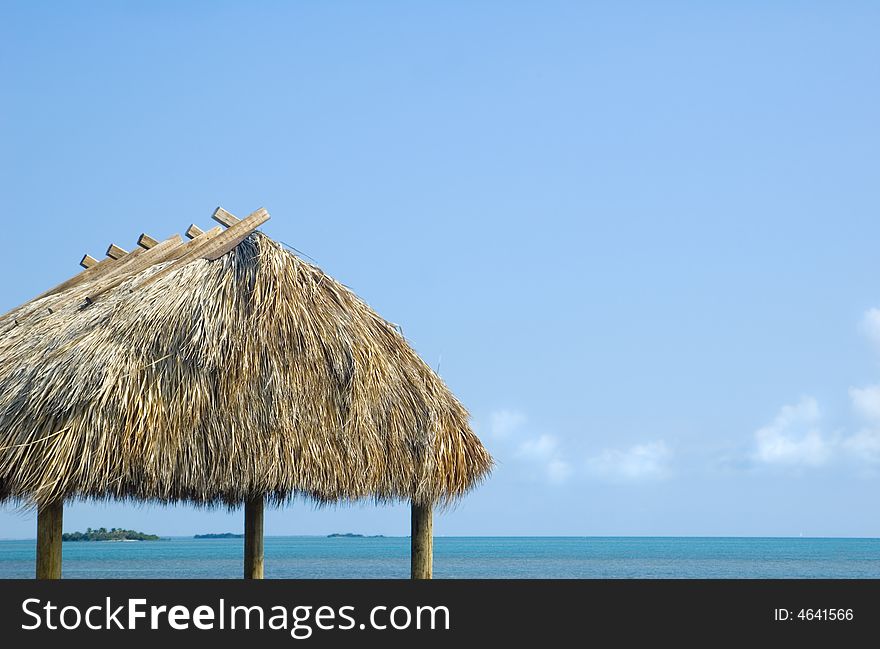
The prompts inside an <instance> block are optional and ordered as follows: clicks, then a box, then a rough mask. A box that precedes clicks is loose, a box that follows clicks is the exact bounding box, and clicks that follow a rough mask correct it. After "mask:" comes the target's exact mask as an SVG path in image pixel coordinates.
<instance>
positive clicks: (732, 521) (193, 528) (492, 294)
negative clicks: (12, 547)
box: [0, 2, 880, 538]
mask: <svg viewBox="0 0 880 649" xmlns="http://www.w3.org/2000/svg"><path fill="white" fill-rule="evenodd" d="M0 14H2V20H0V78H2V83H0V100H2V111H0V142H2V144H0V201H2V207H3V216H2V223H3V246H2V250H3V255H2V257H0V278H2V279H0V281H2V290H0V311H6V310H8V309H10V308H12V307H14V306H16V305H18V304H20V303H22V302H24V301H26V300H28V299H30V298H31V297H33V296H35V295H37V294H39V293H40V292H42V291H43V290H45V289H46V288H47V287H49V286H52V285H54V284H57V283H58V282H59V281H61V280H63V279H64V278H66V277H67V276H70V275H72V274H74V273H75V272H77V270H78V267H77V262H78V261H79V258H80V256H81V255H82V254H83V253H86V252H89V253H91V254H92V255H94V256H101V255H102V254H103V252H104V250H105V249H106V246H107V245H108V244H109V243H110V242H115V243H117V244H119V245H122V246H123V247H126V248H131V247H132V246H133V245H134V242H135V239H136V237H137V235H138V234H139V233H140V232H142V231H146V232H148V233H150V234H152V235H153V236H155V237H157V238H164V237H167V236H169V235H170V234H172V233H174V232H182V231H183V230H184V229H185V228H186V227H187V226H188V225H189V224H190V223H191V222H195V223H197V224H200V225H202V226H203V227H204V226H207V225H209V224H210V218H209V217H210V214H211V212H212V210H213V208H214V207H215V206H217V205H223V206H224V207H226V208H227V209H229V210H230V211H232V212H233V213H236V214H239V215H244V214H247V213H248V212H250V211H252V210H254V209H255V208H257V207H259V206H265V207H267V208H268V209H269V211H270V212H271V214H272V217H273V218H272V220H271V221H270V222H269V223H267V224H266V226H265V228H264V231H265V232H266V233H267V234H269V235H270V236H273V237H275V238H277V239H280V240H282V241H285V242H287V243H289V244H291V245H293V246H295V247H296V248H298V249H299V250H302V251H303V252H305V253H306V254H308V255H309V256H310V257H312V258H314V259H315V260H316V261H317V263H318V264H319V265H320V266H321V267H322V268H323V269H324V270H325V271H327V272H328V273H329V274H331V275H332V276H334V277H335V278H337V279H339V280H340V281H342V282H343V283H345V284H346V285H348V286H350V287H352V288H353V289H354V290H355V291H356V292H357V293H358V294H359V295H361V296H362V297H363V298H364V299H366V300H367V301H368V302H369V303H370V304H371V305H372V306H373V307H374V308H375V309H376V310H377V311H378V312H379V313H381V314H382V315H383V316H385V317H386V318H388V319H389V320H391V321H393V322H396V323H399V324H400V325H401V326H402V327H403V330H404V333H405V334H406V336H407V338H408V339H409V340H410V341H411V343H412V345H413V346H414V347H415V349H416V350H417V351H418V352H419V353H420V354H421V355H422V357H423V358H424V359H425V360H426V361H427V362H428V363H429V364H431V365H432V367H435V368H438V367H439V371H440V373H441V375H442V376H443V377H444V379H445V380H446V381H447V383H448V384H449V386H450V387H451V388H452V389H453V391H454V392H455V393H456V394H457V395H458V396H459V397H460V398H461V400H462V401H463V402H464V403H465V404H466V405H467V407H468V408H469V410H470V411H471V413H472V416H473V422H474V425H475V427H476V429H477V430H478V432H479V433H480V435H481V437H482V438H483V439H484V441H485V443H486V445H487V446H488V447H489V448H490V450H491V451H492V452H493V454H494V455H495V456H496V458H497V460H498V468H497V470H496V471H495V473H494V475H493V477H492V478H491V479H490V480H489V481H488V482H487V483H485V484H484V485H483V486H481V487H480V488H479V489H477V490H476V491H475V492H474V493H473V494H472V495H471V496H470V497H468V498H467V499H465V500H464V501H462V502H461V503H460V504H459V506H458V507H456V508H455V509H454V510H452V511H450V512H446V513H443V514H441V515H439V516H438V517H437V518H436V521H435V531H436V533H437V534H447V535H468V534H474V535H482V534H517V535H519V534H523V535H544V534H573V535H593V534H601V535H617V534H619V535H629V534H633V535H794V536H796V535H799V534H804V535H827V536H880V512H878V509H877V505H876V493H877V491H878V489H880V311H876V310H874V309H877V308H880V255H878V253H877V250H878V246H877V243H878V241H880V218H878V207H880V194H878V190H877V172H878V152H880V130H878V122H877V116H878V114H880V68H878V66H877V61H878V60H880V41H878V39H877V38H876V34H877V29H878V27H880V23H878V19H880V10H878V8H877V6H876V4H873V3H858V2H852V3H834V4H829V3H807V2H797V3H795V2H780V3H772V6H767V3H758V2H754V3H749V2H743V3H727V4H725V3H708V4H707V3H696V2H693V3H689V2H680V3H679V2H672V3H662V6H660V3H649V2H644V3H625V2H624V3H610V2H609V3H581V2H572V3H564V2H540V3H538V2H533V3H525V2H522V3H517V2H442V3H441V2H428V3H402V2H401V3H391V2H371V3H357V2H333V3H317V2H300V3H288V2H277V3H275V2H248V3H243V2H239V3H228V2H210V3H207V2H204V3H202V2H188V3H176V2H149V3H146V2H145V3H110V2H108V3H98V2H91V3H87V2H81V3H76V4H74V3H62V2H3V3H2V4H0ZM65 516H66V518H65V529H70V530H73V529H80V528H84V527H86V526H92V527H97V526H101V525H104V526H107V527H111V526H124V527H134V528H137V529H145V530H147V531H151V532H158V533H161V534H193V533H196V532H204V531H226V530H240V529H241V527H242V517H241V514H240V513H236V512H234V513H232V514H228V513H226V512H224V511H220V512H217V511H214V512H204V511H199V510H197V509H194V508H191V507H177V508H162V507H154V506H146V507H136V506H132V505H115V504H110V505H93V504H73V505H70V506H68V507H67V509H66V511H65ZM408 524H409V519H408V509H407V508H406V507H402V506H399V507H375V506H373V505H372V504H359V505H354V506H340V507H331V508H326V509H320V510H316V509H315V508H314V507H313V506H312V505H310V504H308V503H296V504H294V505H291V506H290V507H287V508H285V509H283V510H278V511H274V510H273V511H270V512H268V513H267V520H266V531H267V534H324V533H329V532H338V531H357V532H363V533H370V534H374V533H383V534H406V533H408ZM34 534H35V521H34V517H33V515H27V514H21V513H18V512H15V511H13V510H12V509H10V508H9V507H7V508H5V509H0V537H7V538H8V537H14V538H25V537H32V536H34Z"/></svg>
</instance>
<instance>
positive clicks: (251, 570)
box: [244, 494, 263, 579]
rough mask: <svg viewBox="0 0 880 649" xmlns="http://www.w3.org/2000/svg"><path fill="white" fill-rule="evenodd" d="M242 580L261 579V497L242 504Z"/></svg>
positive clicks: (249, 499)
mask: <svg viewBox="0 0 880 649" xmlns="http://www.w3.org/2000/svg"><path fill="white" fill-rule="evenodd" d="M244 578H245V579H262V578H263V495H262V494H260V495H259V496H255V497H253V498H248V499H247V500H246V501H245V503H244Z"/></svg>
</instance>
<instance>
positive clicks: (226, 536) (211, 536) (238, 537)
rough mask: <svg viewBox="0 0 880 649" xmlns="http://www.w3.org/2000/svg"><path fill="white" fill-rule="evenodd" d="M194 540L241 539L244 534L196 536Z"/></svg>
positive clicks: (224, 533) (227, 533)
mask: <svg viewBox="0 0 880 649" xmlns="http://www.w3.org/2000/svg"><path fill="white" fill-rule="evenodd" d="M193 538H194V539H241V538H244V534H233V533H232V532H223V533H222V534H196V535H195V536H194V537H193Z"/></svg>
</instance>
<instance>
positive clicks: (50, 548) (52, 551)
mask: <svg viewBox="0 0 880 649" xmlns="http://www.w3.org/2000/svg"><path fill="white" fill-rule="evenodd" d="M63 518H64V502H63V501H60V500H59V501H57V502H54V503H51V504H49V505H40V506H39V508H38V510H37V579H61V526H62V520H63Z"/></svg>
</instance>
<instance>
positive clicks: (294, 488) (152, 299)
mask: <svg viewBox="0 0 880 649" xmlns="http://www.w3.org/2000/svg"><path fill="white" fill-rule="evenodd" d="M215 218H216V219H217V220H219V221H221V222H222V223H224V225H227V226H230V227H229V229H227V230H223V228H220V227H217V228H214V229H213V230H209V231H208V232H202V231H201V230H200V229H198V228H196V227H195V226H193V227H191V229H190V230H189V231H188V236H189V237H191V238H192V241H189V242H184V241H183V240H182V239H181V238H180V237H172V238H171V239H168V240H166V241H163V242H158V241H156V240H155V239H152V238H151V237H148V236H146V235H142V237H141V240H140V242H139V243H140V245H141V246H142V247H140V248H138V249H137V250H135V251H134V252H132V253H126V252H125V251H124V250H122V249H121V248H118V247H115V246H111V249H110V250H109V251H108V254H109V255H110V256H109V257H108V258H107V259H105V260H104V261H101V262H96V260H94V259H93V258H91V257H88V256H87V257H86V258H84V260H83V262H82V263H83V265H84V266H89V268H87V270H85V271H83V272H82V273H80V275H78V276H76V277H75V278H73V279H71V280H69V281H68V282H65V283H64V284H62V285H60V286H59V287H56V288H55V289H53V290H52V291H49V292H47V293H45V294H43V295H42V296H40V297H38V298H36V299H34V300H33V301H31V302H28V303H26V304H24V305H22V306H21V307H18V308H17V309H14V310H13V311H11V312H9V313H7V314H6V315H4V316H2V317H0V502H3V501H7V500H11V501H14V502H17V503H19V504H21V505H22V506H25V507H27V506H33V505H34V504H43V503H49V502H52V501H55V500H58V499H60V498H65V499H69V498H80V499H105V498H120V499H137V500H147V501H159V502H171V501H186V502H192V503H197V504H203V505H217V504H226V505H230V506H232V505H235V504H237V503H240V502H242V501H243V500H244V499H246V498H248V497H250V496H253V495H256V494H260V493H263V494H266V495H267V497H268V498H269V500H270V501H271V502H275V503H278V502H283V501H285V500H287V499H289V498H292V497H295V496H297V495H307V496H310V497H313V498H315V499H317V500H318V501H321V502H330V501H336V500H340V499H346V500H347V499H361V498H374V499H376V500H379V501H385V500H396V499H409V500H413V501H414V502H416V503H419V504H428V503H440V504H444V503H449V502H451V501H454V500H455V499H456V498H458V497H459V496H461V495H463V494H464V493H465V492H466V491H468V489H470V488H471V487H472V486H473V485H474V484H475V483H476V482H478V481H479V480H480V479H481V478H483V477H484V476H485V475H486V474H487V473H488V471H489V470H490V468H491V464H492V459H491V457H490V456H489V454H488V453H487V451H486V449H485V448H484V447H483V445H482V444H481V443H480V441H479V439H478V438H477V437H476V435H475V434H474V433H473V431H472V430H471V428H470V427H469V425H468V414H467V412H466V411H465V409H464V407H463V406H462V405H461V404H460V403H459V402H458V400H457V399H456V398H455V397H454V396H453V395H452V394H451V393H450V391H449V390H448V388H447V387H446V386H445V385H444V383H443V382H442V381H441V379H440V378H439V377H438V376H437V375H436V374H435V373H434V372H433V371H431V369H430V368H429V367H428V366H427V365H426V364H425V363H424V362H423V361H422V360H421V359H420V358H419V357H418V356H417V355H416V353H415V352H414V351H413V350H412V349H411V348H410V346H409V345H408V344H407V343H406V341H405V339H404V338H403V336H402V335H401V334H400V332H399V331H397V329H396V328H395V327H394V326H393V325H391V324H389V323H388V322H386V321H385V320H383V319H382V318H381V317H379V316H378V315H377V314H376V313H375V312H374V311H373V310H372V309H370V307H369V306H367V305H366V304H365V303H364V302H362V301H361V300H360V299H358V298H357V297H356V296H355V295H354V294H353V293H352V292H351V291H350V290H348V289H347V288H346V287H344V286H342V285H341V284H339V283H338V282H336V281H334V280H333V279H331V278H330V277H328V276H327V275H325V274H324V273H323V272H322V271H321V270H320V269H318V268H317V267H315V266H313V265H311V264H308V263H306V262H304V261H303V260H301V259H300V258H298V257H297V256H295V255H294V254H292V253H291V252H288V251H287V250H285V249H284V248H283V247H282V246H281V245H279V244H278V243H276V242H275V241H273V240H272V239H270V238H268V237H267V236H265V235H263V234H262V233H259V232H255V231H254V228H255V227H257V226H258V225H260V224H261V223H263V222H264V221H265V220H267V219H268V218H269V216H268V213H266V212H265V210H258V211H257V212H254V214H252V215H251V216H249V217H248V218H246V219H244V220H242V221H238V219H236V218H235V217H233V216H232V215H230V214H229V213H228V212H225V211H224V210H222V209H218V211H217V212H216V213H215Z"/></svg>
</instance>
